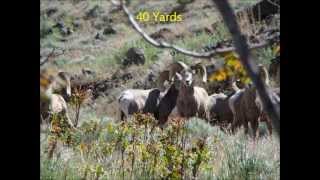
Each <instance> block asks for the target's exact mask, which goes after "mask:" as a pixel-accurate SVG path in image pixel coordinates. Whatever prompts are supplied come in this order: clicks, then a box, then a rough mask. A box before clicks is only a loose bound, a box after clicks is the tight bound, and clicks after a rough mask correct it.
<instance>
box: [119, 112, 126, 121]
mask: <svg viewBox="0 0 320 180" xmlns="http://www.w3.org/2000/svg"><path fill="white" fill-rule="evenodd" d="M124 118H125V114H124V112H123V111H120V119H121V121H124Z"/></svg>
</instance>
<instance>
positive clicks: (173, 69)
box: [157, 61, 190, 90]
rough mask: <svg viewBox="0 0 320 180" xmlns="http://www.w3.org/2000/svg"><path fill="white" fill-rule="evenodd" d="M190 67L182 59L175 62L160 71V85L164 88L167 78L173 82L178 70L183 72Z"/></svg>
mask: <svg viewBox="0 0 320 180" xmlns="http://www.w3.org/2000/svg"><path fill="white" fill-rule="evenodd" d="M188 69H190V68H189V66H187V65H186V64H185V63H183V62H181V61H177V62H174V63H172V64H170V65H169V66H168V67H167V68H166V70H164V71H162V72H160V74H159V77H158V80H157V81H158V87H159V88H160V89H161V90H163V88H164V87H163V84H164V82H165V81H166V80H167V81H169V82H170V83H171V82H173V78H174V76H175V74H176V73H177V72H181V71H182V70H188Z"/></svg>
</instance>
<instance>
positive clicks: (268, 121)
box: [266, 118, 272, 137]
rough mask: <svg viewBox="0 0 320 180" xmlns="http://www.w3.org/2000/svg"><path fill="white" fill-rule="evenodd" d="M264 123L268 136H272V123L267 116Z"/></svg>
mask: <svg viewBox="0 0 320 180" xmlns="http://www.w3.org/2000/svg"><path fill="white" fill-rule="evenodd" d="M266 124H267V128H268V131H269V136H270V137H271V136H272V123H271V121H270V119H269V118H267V121H266Z"/></svg>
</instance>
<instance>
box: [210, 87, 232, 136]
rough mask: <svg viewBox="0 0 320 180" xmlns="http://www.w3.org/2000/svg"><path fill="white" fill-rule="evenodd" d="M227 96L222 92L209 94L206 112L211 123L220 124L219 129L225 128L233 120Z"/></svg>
mask: <svg viewBox="0 0 320 180" xmlns="http://www.w3.org/2000/svg"><path fill="white" fill-rule="evenodd" d="M229 98H230V96H229V97H228V96H227V95H225V94H223V93H219V94H212V95H210V96H209V101H208V112H209V117H210V119H209V121H210V123H211V124H213V125H214V124H219V125H221V129H223V130H224V128H227V126H228V125H229V124H231V123H232V121H233V114H232V111H231V109H230V106H229Z"/></svg>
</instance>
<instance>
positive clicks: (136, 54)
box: [122, 48, 146, 66]
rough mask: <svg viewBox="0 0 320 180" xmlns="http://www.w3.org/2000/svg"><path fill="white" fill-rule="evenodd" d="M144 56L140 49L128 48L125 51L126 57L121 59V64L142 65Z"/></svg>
mask: <svg viewBox="0 0 320 180" xmlns="http://www.w3.org/2000/svg"><path fill="white" fill-rule="evenodd" d="M145 61H146V60H145V56H144V53H143V50H142V49H138V48H130V49H129V50H128V52H127V53H126V57H125V58H124V59H123V61H122V65H124V66H128V65H131V64H136V65H143V64H144V63H145Z"/></svg>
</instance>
